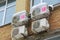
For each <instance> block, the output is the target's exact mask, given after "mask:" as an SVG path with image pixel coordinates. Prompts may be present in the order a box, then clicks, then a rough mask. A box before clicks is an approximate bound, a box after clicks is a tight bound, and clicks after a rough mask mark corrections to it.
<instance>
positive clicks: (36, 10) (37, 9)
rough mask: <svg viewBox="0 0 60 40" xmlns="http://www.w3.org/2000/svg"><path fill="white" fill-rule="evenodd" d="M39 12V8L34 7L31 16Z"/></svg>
mask: <svg viewBox="0 0 60 40" xmlns="http://www.w3.org/2000/svg"><path fill="white" fill-rule="evenodd" d="M39 13H40V8H36V9H35V10H34V11H33V13H32V15H33V16H36V15H38V14H39Z"/></svg>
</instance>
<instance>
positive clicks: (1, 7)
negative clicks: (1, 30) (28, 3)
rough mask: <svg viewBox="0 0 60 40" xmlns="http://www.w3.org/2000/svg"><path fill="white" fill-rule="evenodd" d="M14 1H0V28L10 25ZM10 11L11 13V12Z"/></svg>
mask: <svg viewBox="0 0 60 40" xmlns="http://www.w3.org/2000/svg"><path fill="white" fill-rule="evenodd" d="M15 1H16V0H0V16H1V17H0V26H3V25H5V24H8V23H11V20H12V16H13V13H14V12H15V6H16V2H15ZM11 10H12V11H11Z"/></svg>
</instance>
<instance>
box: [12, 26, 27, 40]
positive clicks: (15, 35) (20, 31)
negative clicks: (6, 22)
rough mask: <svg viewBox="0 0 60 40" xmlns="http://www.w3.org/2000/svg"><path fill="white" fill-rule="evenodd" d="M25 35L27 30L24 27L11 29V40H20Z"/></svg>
mask: <svg viewBox="0 0 60 40" xmlns="http://www.w3.org/2000/svg"><path fill="white" fill-rule="evenodd" d="M27 35H28V34H27V29H26V28H25V26H21V27H16V28H13V29H12V32H11V37H12V40H18V39H20V40H21V39H23V37H24V36H27Z"/></svg>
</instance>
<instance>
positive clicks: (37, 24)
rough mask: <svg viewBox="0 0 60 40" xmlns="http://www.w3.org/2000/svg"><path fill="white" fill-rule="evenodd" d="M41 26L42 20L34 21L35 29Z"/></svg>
mask: <svg viewBox="0 0 60 40" xmlns="http://www.w3.org/2000/svg"><path fill="white" fill-rule="evenodd" d="M39 26H40V22H39V21H35V22H34V23H33V29H36V28H39Z"/></svg>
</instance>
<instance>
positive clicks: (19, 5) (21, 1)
mask: <svg viewBox="0 0 60 40" xmlns="http://www.w3.org/2000/svg"><path fill="white" fill-rule="evenodd" d="M23 10H26V11H28V12H29V10H30V0H16V12H20V11H23Z"/></svg>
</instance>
